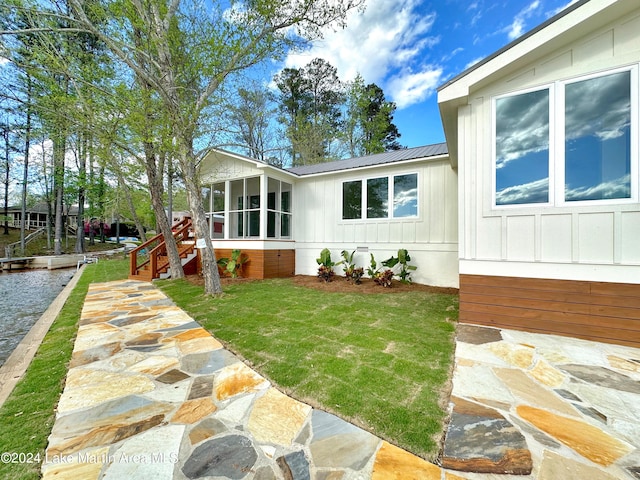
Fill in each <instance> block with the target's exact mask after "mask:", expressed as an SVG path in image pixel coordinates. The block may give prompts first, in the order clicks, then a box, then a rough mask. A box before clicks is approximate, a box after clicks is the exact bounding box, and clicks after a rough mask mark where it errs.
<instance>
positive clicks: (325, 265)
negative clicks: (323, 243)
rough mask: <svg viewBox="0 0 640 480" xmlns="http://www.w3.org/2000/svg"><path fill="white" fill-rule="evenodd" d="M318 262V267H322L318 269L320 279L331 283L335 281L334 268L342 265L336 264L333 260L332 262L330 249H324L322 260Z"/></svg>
mask: <svg viewBox="0 0 640 480" xmlns="http://www.w3.org/2000/svg"><path fill="white" fill-rule="evenodd" d="M316 262H318V265H320V267H319V268H318V278H320V279H321V280H324V281H325V282H330V281H331V280H333V275H334V271H333V267H334V266H336V265H340V264H341V263H342V262H338V263H334V262H333V260H331V251H330V250H329V249H328V248H324V249H323V250H322V251H321V252H320V258H316Z"/></svg>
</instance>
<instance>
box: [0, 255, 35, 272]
mask: <svg viewBox="0 0 640 480" xmlns="http://www.w3.org/2000/svg"><path fill="white" fill-rule="evenodd" d="M34 258H35V257H16V258H0V270H7V271H11V270H12V269H14V270H16V269H18V270H21V269H23V268H29V266H30V265H31V263H32V262H33V260H34Z"/></svg>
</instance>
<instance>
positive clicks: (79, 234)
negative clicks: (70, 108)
mask: <svg viewBox="0 0 640 480" xmlns="http://www.w3.org/2000/svg"><path fill="white" fill-rule="evenodd" d="M87 145H88V142H87V138H86V133H84V132H83V133H82V148H81V151H80V155H79V156H78V158H79V160H80V161H79V164H78V217H77V218H76V229H77V230H76V245H75V249H74V251H75V252H76V253H84V252H85V251H86V249H85V246H84V202H85V198H86V195H85V189H86V184H87V157H86V155H87Z"/></svg>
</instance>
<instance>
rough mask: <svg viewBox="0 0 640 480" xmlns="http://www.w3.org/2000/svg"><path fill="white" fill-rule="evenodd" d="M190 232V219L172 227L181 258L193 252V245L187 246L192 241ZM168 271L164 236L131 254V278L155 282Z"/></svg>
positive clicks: (152, 239)
mask: <svg viewBox="0 0 640 480" xmlns="http://www.w3.org/2000/svg"><path fill="white" fill-rule="evenodd" d="M190 230H191V219H190V218H185V219H183V220H181V221H180V222H178V223H176V224H175V225H173V227H172V231H173V238H175V239H176V243H177V244H178V253H179V254H180V256H181V257H186V256H187V255H188V254H189V253H191V252H192V251H193V248H194V246H193V244H185V242H186V241H188V240H190V238H189V231H190ZM193 240H195V239H193ZM168 269H169V258H168V256H167V244H166V243H165V240H164V236H163V235H162V234H158V235H156V236H155V237H153V238H151V239H149V240H147V241H146V242H144V243H143V244H141V245H139V246H137V247H136V248H134V249H133V250H131V252H129V278H134V279H140V280H153V279H154V278H159V276H160V274H161V273H164V272H166V271H167V270H168Z"/></svg>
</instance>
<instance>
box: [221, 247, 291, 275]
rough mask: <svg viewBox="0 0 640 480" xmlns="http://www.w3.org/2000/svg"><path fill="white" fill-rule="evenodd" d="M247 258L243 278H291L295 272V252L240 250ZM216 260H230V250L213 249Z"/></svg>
mask: <svg viewBox="0 0 640 480" xmlns="http://www.w3.org/2000/svg"><path fill="white" fill-rule="evenodd" d="M241 252H242V253H243V254H244V255H246V256H247V257H249V261H248V262H247V263H245V264H244V266H243V270H242V274H241V276H242V277H245V278H257V279H263V278H282V277H292V276H293V275H295V270H296V254H295V250H241ZM215 253H216V259H220V258H224V257H227V258H231V249H228V248H217V249H215Z"/></svg>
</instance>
